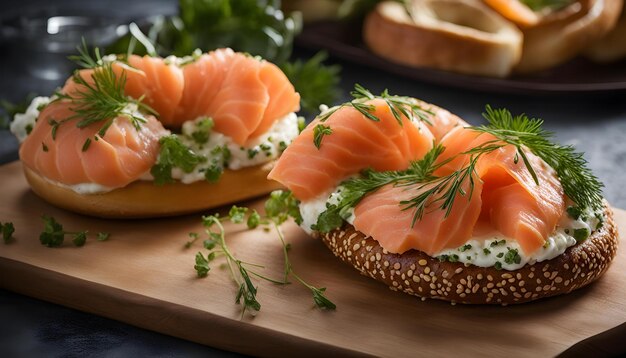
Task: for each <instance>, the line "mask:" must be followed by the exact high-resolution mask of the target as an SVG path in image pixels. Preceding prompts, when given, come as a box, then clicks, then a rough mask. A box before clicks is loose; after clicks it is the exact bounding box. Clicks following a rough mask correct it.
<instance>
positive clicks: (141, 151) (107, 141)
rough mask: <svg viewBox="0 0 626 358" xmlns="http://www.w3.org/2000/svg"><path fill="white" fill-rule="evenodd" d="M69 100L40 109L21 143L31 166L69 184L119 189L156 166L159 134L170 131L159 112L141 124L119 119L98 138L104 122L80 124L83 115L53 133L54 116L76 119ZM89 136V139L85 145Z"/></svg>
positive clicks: (21, 156) (25, 158) (41, 172)
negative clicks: (32, 125) (92, 184)
mask: <svg viewBox="0 0 626 358" xmlns="http://www.w3.org/2000/svg"><path fill="white" fill-rule="evenodd" d="M71 107H72V104H71V103H70V102H69V101H66V100H58V101H55V102H52V103H50V104H49V105H48V106H46V108H45V109H43V111H42V112H41V113H40V115H39V119H38V120H37V122H36V124H35V126H34V128H33V130H32V132H31V133H30V135H29V136H28V137H27V138H26V140H25V141H24V142H23V143H22V146H21V147H20V158H21V160H22V162H23V163H24V164H25V165H26V166H27V167H28V168H30V169H31V170H33V171H35V172H36V173H38V174H40V175H42V176H44V177H45V178H47V179H49V180H52V181H56V182H59V183H62V184H66V185H75V184H82V183H95V184H99V185H103V186H106V187H109V188H120V187H124V186H126V185H128V184H129V183H131V182H133V181H135V180H138V179H139V178H140V177H141V176H142V175H143V174H145V173H146V172H147V171H149V170H150V168H151V167H152V166H153V165H154V163H155V161H156V159H157V156H158V154H159V138H160V137H161V136H163V135H166V134H167V133H168V131H166V130H165V129H164V128H163V126H162V125H161V123H160V122H159V121H158V120H157V119H156V118H155V117H154V116H145V119H146V122H145V123H142V125H141V126H140V128H139V129H136V128H135V127H134V126H133V124H132V122H131V121H130V120H129V119H128V118H127V117H125V116H119V117H117V118H115V119H114V121H113V124H112V125H111V126H110V127H109V129H108V130H107V131H106V134H105V135H104V137H102V138H100V137H99V138H98V140H95V136H96V134H97V133H98V131H99V130H100V128H101V126H102V123H92V124H90V125H88V126H87V127H84V128H78V127H77V126H76V123H77V122H78V121H80V118H76V119H71V120H67V121H66V122H64V123H63V124H61V125H59V126H58V128H57V130H56V135H55V137H54V138H53V135H52V132H53V131H52V124H53V123H54V122H53V121H57V122H60V121H62V120H64V119H67V118H71V117H72V116H74V115H75V112H74V111H72V109H71ZM87 139H89V140H90V144H89V146H88V148H87V150H83V148H84V146H85V142H86V141H87Z"/></svg>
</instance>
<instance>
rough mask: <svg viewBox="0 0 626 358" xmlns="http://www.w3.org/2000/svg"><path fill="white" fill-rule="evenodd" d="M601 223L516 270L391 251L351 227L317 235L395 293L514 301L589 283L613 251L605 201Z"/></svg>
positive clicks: (485, 301)
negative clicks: (561, 248)
mask: <svg viewBox="0 0 626 358" xmlns="http://www.w3.org/2000/svg"><path fill="white" fill-rule="evenodd" d="M604 215H605V222H604V225H603V226H602V227H601V228H600V229H598V230H596V231H594V232H593V233H592V235H591V236H590V237H589V238H588V239H587V240H585V241H583V242H582V243H580V244H576V245H574V246H572V247H569V248H568V249H567V250H566V251H565V252H564V253H563V254H562V255H559V256H557V257H555V258H554V259H551V260H547V261H542V262H537V263H534V264H527V265H525V266H523V267H522V268H520V269H518V270H514V271H507V270H497V269H496V268H494V267H478V266H474V265H467V266H466V265H465V264H463V263H458V262H454V263H453V262H441V261H439V260H438V259H437V258H434V257H431V256H428V255H426V254H425V253H423V252H421V251H417V250H410V251H407V252H405V253H403V254H392V253H389V252H388V251H386V250H385V249H383V248H382V247H381V246H380V245H379V244H378V242H377V241H376V240H374V239H372V238H371V237H366V236H365V235H364V234H363V233H361V232H359V231H357V230H355V228H354V227H353V226H352V225H349V224H345V225H344V226H343V228H341V229H337V230H334V231H331V232H330V233H328V234H320V233H315V235H316V236H319V237H321V239H322V240H323V241H324V243H325V244H326V246H328V248H330V250H331V251H332V252H333V253H334V254H335V256H337V257H339V258H341V259H342V260H343V261H344V262H346V263H348V264H350V265H352V266H354V267H355V268H356V269H357V270H359V271H360V272H361V274H363V275H365V276H370V277H372V278H373V279H375V280H378V281H380V282H382V283H384V284H386V285H388V286H389V288H390V289H391V290H393V291H402V292H405V293H408V294H410V295H415V296H419V297H422V299H423V300H424V299H426V298H434V299H440V300H445V301H450V302H452V303H457V302H458V303H466V304H502V305H507V304H513V303H524V302H530V301H534V300H537V299H540V298H545V297H550V296H556V295H560V294H565V293H569V292H571V291H573V290H576V289H578V288H581V287H583V286H586V285H588V284H589V283H591V282H593V281H595V280H596V279H597V278H598V277H600V276H601V275H602V274H603V273H604V272H605V271H606V270H607V268H608V267H609V264H610V263H611V261H612V260H613V258H614V257H615V254H616V251H617V245H618V244H617V243H618V237H617V227H616V225H615V222H614V220H613V212H612V211H611V209H610V208H609V207H608V205H607V203H605V205H604Z"/></svg>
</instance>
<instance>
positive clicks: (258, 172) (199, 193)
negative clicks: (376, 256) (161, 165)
mask: <svg viewBox="0 0 626 358" xmlns="http://www.w3.org/2000/svg"><path fill="white" fill-rule="evenodd" d="M272 167H273V163H267V164H264V165H258V166H254V167H248V168H243V169H240V170H230V169H225V170H224V173H223V174H222V176H221V178H220V180H219V181H218V182H215V183H210V182H207V181H198V182H194V183H191V184H183V183H180V182H176V183H171V184H164V185H162V186H158V185H155V184H154V183H153V182H151V181H143V180H140V181H135V182H133V183H130V184H129V185H128V186H126V187H124V188H119V189H114V190H112V191H109V192H105V193H95V194H79V193H77V192H75V191H73V190H72V189H70V188H68V187H67V186H63V185H59V184H58V183H53V182H51V181H50V180H48V179H46V178H44V177H42V176H41V175H39V174H37V173H35V172H34V171H32V170H31V169H29V168H28V167H24V175H25V177H26V180H27V181H28V184H30V187H31V189H32V190H33V192H35V194H37V195H38V196H39V197H41V198H42V199H44V200H45V201H47V202H49V203H50V204H52V205H54V206H57V207H60V208H63V209H66V210H70V211H73V212H77V213H80V214H85V215H90V216H97V217H102V218H112V219H135V218H149V217H162V216H174V215H182V214H189V213H192V212H197V211H202V210H205V209H209V208H215V207H219V206H223V205H226V204H229V203H232V202H235V201H241V200H246V199H252V198H255V197H258V196H261V195H264V194H267V193H269V192H271V191H272V190H275V189H278V188H280V187H281V186H280V185H279V184H278V183H276V182H272V181H269V180H267V174H268V173H269V171H270V170H271V168H272Z"/></svg>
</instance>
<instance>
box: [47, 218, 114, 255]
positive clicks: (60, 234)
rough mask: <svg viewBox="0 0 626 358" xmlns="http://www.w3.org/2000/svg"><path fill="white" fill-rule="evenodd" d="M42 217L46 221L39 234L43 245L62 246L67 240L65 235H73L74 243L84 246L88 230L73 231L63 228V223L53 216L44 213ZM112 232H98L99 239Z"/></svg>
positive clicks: (105, 237)
mask: <svg viewBox="0 0 626 358" xmlns="http://www.w3.org/2000/svg"><path fill="white" fill-rule="evenodd" d="M41 219H42V220H43V222H44V229H43V231H42V232H41V234H40V235H39V242H41V244H42V245H44V246H47V247H60V246H61V245H63V241H65V236H67V235H71V236H72V243H73V244H74V246H78V247H80V246H84V245H85V243H86V241H87V235H88V234H89V232H88V231H87V230H84V231H78V232H72V231H65V230H63V225H61V224H60V223H59V222H58V221H56V219H55V218H53V217H52V216H47V215H43V216H42V217H41ZM109 236H110V234H109V233H106V232H99V233H97V236H96V237H97V240H98V241H105V240H107V239H108V238H109Z"/></svg>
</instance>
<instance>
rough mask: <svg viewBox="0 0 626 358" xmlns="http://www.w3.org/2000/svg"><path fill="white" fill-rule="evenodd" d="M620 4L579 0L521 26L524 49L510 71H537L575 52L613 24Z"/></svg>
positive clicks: (609, 0) (618, 0) (612, 0)
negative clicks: (534, 22) (537, 21)
mask: <svg viewBox="0 0 626 358" xmlns="http://www.w3.org/2000/svg"><path fill="white" fill-rule="evenodd" d="M622 5H623V1H622V0H580V1H576V2H574V3H572V4H570V5H569V6H567V7H565V8H564V9H562V10H559V11H555V12H551V13H549V14H548V15H546V16H543V17H542V18H541V20H540V21H539V23H538V24H536V25H535V26H531V27H526V28H522V32H523V33H524V48H523V50H522V58H521V60H520V62H519V64H518V65H517V66H516V67H515V69H514V71H515V72H519V73H530V72H536V71H541V70H545V69H548V68H550V67H553V66H556V65H559V64H561V63H563V62H565V61H567V60H569V59H571V58H573V57H574V56H576V55H578V54H579V53H580V52H581V51H582V50H583V49H585V48H586V47H588V46H590V45H591V44H593V43H595V42H596V41H598V40H600V39H601V38H603V37H604V36H605V35H606V34H607V33H608V32H609V31H611V29H613V27H615V24H616V22H617V19H618V17H619V15H620V12H621V9H622Z"/></svg>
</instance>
